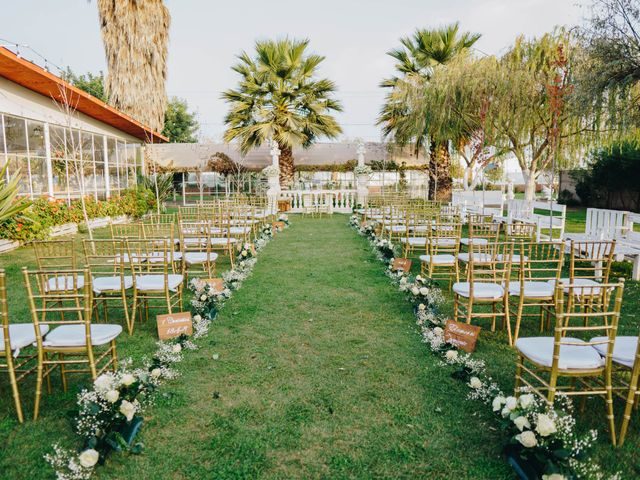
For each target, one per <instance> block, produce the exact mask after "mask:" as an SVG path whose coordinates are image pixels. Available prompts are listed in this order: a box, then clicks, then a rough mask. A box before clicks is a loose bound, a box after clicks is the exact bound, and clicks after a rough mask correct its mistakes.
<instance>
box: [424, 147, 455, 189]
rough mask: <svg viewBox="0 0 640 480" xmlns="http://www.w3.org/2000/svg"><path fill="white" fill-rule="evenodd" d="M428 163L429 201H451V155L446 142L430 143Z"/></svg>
mask: <svg viewBox="0 0 640 480" xmlns="http://www.w3.org/2000/svg"><path fill="white" fill-rule="evenodd" d="M429 157H430V161H429V199H431V200H438V201H448V200H450V199H451V185H452V181H451V171H450V164H451V154H450V153H449V146H448V145H447V142H431V147H430V155H429Z"/></svg>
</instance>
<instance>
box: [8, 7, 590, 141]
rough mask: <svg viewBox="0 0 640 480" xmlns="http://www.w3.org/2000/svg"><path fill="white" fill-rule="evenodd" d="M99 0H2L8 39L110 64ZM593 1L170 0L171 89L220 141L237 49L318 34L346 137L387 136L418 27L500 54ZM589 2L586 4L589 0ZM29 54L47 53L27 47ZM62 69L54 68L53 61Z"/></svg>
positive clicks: (69, 60) (575, 16) (69, 58)
mask: <svg viewBox="0 0 640 480" xmlns="http://www.w3.org/2000/svg"><path fill="white" fill-rule="evenodd" d="M96 1H97V0H19V1H16V0H0V7H1V8H0V10H1V12H2V13H1V14H0V38H1V39H2V41H0V45H1V44H4V43H6V41H10V42H12V43H18V44H27V45H29V46H30V47H32V48H33V49H35V50H36V51H37V52H38V53H39V54H41V55H43V56H44V57H46V58H47V60H48V62H49V63H51V64H55V65H57V66H59V67H63V68H64V67H66V66H70V67H71V68H72V70H74V71H75V72H77V73H84V72H89V71H90V72H98V71H100V70H103V71H106V63H105V58H104V50H103V47H102V40H101V38H100V30H99V26H98V14H97V5H96ZM586 1H587V0H384V1H383V0H320V1H316V2H309V1H304V0H297V1H296V0H242V1H238V0H236V1H220V0H165V3H166V5H167V6H168V8H169V11H170V14H171V31H170V43H169V60H168V62H169V64H168V79H167V93H168V95H169V96H178V97H181V98H184V99H186V100H187V102H188V103H189V106H190V108H191V109H192V110H194V111H195V112H197V118H198V121H199V122H200V125H201V129H200V138H201V140H204V141H207V140H211V141H220V139H221V136H222V132H223V131H224V125H223V121H224V115H225V113H226V110H227V107H226V105H225V103H224V102H223V101H222V100H221V99H220V93H221V92H222V91H224V90H226V89H229V88H233V87H234V86H235V85H236V83H237V81H238V75H237V74H236V73H235V72H233V71H232V70H231V68H230V67H231V66H232V65H233V64H234V63H236V59H235V57H236V55H238V54H239V53H240V52H241V51H243V50H245V51H248V52H250V51H251V49H252V47H253V45H254V43H255V41H256V40H259V39H265V38H282V37H286V36H288V37H291V38H308V39H309V40H310V50H311V51H313V52H314V53H317V54H321V55H324V56H325V57H326V60H325V61H324V62H323V63H322V64H321V66H320V70H319V75H321V76H323V77H328V78H330V79H331V80H333V81H334V82H335V83H336V84H337V86H338V92H337V94H336V96H337V98H338V99H340V100H341V101H342V103H343V106H344V112H342V113H340V114H338V115H337V117H338V121H339V122H340V124H341V125H342V127H343V130H344V133H343V138H342V140H355V139H360V140H365V141H377V140H380V129H379V127H377V126H376V125H375V121H376V117H377V114H378V111H379V109H380V106H381V104H382V101H383V98H384V93H385V92H384V90H383V89H381V88H379V86H378V85H379V83H380V81H381V80H382V79H383V78H385V77H388V76H390V75H391V74H393V64H394V61H393V59H392V58H390V57H389V56H387V55H386V52H388V51H389V50H391V49H392V48H394V47H397V46H399V38H401V37H404V36H407V35H410V34H411V33H412V32H413V31H414V30H415V29H416V28H429V27H437V26H442V25H446V24H449V23H452V22H456V21H458V22H460V26H461V29H462V30H464V31H472V32H477V33H480V34H481V35H482V37H481V38H480V40H479V41H478V42H477V43H476V47H477V50H478V52H479V54H480V52H482V53H485V54H500V53H501V52H504V51H505V49H506V48H508V47H509V45H510V44H511V43H512V42H513V40H514V39H515V38H516V36H517V35H519V34H524V35H526V36H537V35H540V34H542V33H544V32H547V31H550V30H551V29H553V28H554V26H557V25H576V24H580V23H581V22H582V19H583V18H584V17H585V16H586V15H587V14H588V10H587V7H585V6H584V4H585V2H586ZM581 3H582V5H581ZM23 56H24V57H25V58H27V59H29V60H37V63H39V64H40V65H42V64H43V61H42V59H39V58H37V57H36V56H35V55H34V54H33V53H32V52H30V51H28V50H26V49H23ZM50 69H51V71H52V72H53V73H57V72H56V69H55V68H54V67H50Z"/></svg>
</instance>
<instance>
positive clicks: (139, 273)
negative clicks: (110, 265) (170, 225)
mask: <svg viewBox="0 0 640 480" xmlns="http://www.w3.org/2000/svg"><path fill="white" fill-rule="evenodd" d="M126 247H127V255H128V258H129V262H130V266H131V272H132V273H133V287H132V289H133V307H132V309H131V330H132V331H133V327H134V325H135V319H136V314H137V313H138V310H140V317H141V318H142V313H143V312H144V318H145V319H146V320H147V321H148V319H149V309H150V308H151V307H150V305H149V302H150V301H151V300H162V303H161V305H160V306H161V308H162V309H163V311H164V310H165V309H166V310H167V311H168V313H173V311H174V310H175V309H176V308H177V309H178V310H180V309H181V307H182V291H183V285H184V276H183V275H182V273H181V272H178V271H177V270H176V261H175V259H174V258H173V255H174V246H173V241H172V240H171V239H170V238H154V239H153V241H149V240H127V241H126Z"/></svg>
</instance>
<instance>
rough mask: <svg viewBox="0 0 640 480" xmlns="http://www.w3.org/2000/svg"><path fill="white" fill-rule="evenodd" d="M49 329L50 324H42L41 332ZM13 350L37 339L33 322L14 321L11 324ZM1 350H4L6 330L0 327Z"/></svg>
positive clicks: (10, 334)
mask: <svg viewBox="0 0 640 480" xmlns="http://www.w3.org/2000/svg"><path fill="white" fill-rule="evenodd" d="M48 331H49V325H40V334H41V335H44V334H46V333H47V332H48ZM9 338H10V339H11V350H12V351H16V350H19V349H21V348H24V347H26V346H28V345H31V344H32V343H34V342H35V341H36V329H35V327H34V325H33V323H12V324H11V325H9ZM0 352H4V331H3V330H2V329H1V328H0Z"/></svg>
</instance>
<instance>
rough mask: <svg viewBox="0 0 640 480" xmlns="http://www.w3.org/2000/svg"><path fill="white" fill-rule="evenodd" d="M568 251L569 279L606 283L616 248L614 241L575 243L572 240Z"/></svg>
mask: <svg viewBox="0 0 640 480" xmlns="http://www.w3.org/2000/svg"><path fill="white" fill-rule="evenodd" d="M569 248H570V251H569V259H570V260H569V278H570V279H571V281H572V282H573V281H575V279H578V278H580V279H588V280H595V281H598V282H604V283H606V282H608V281H609V274H610V273H611V264H612V263H613V256H614V253H615V248H616V241H615V240H600V241H586V242H577V241H574V240H572V241H571V243H570V247H569Z"/></svg>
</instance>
